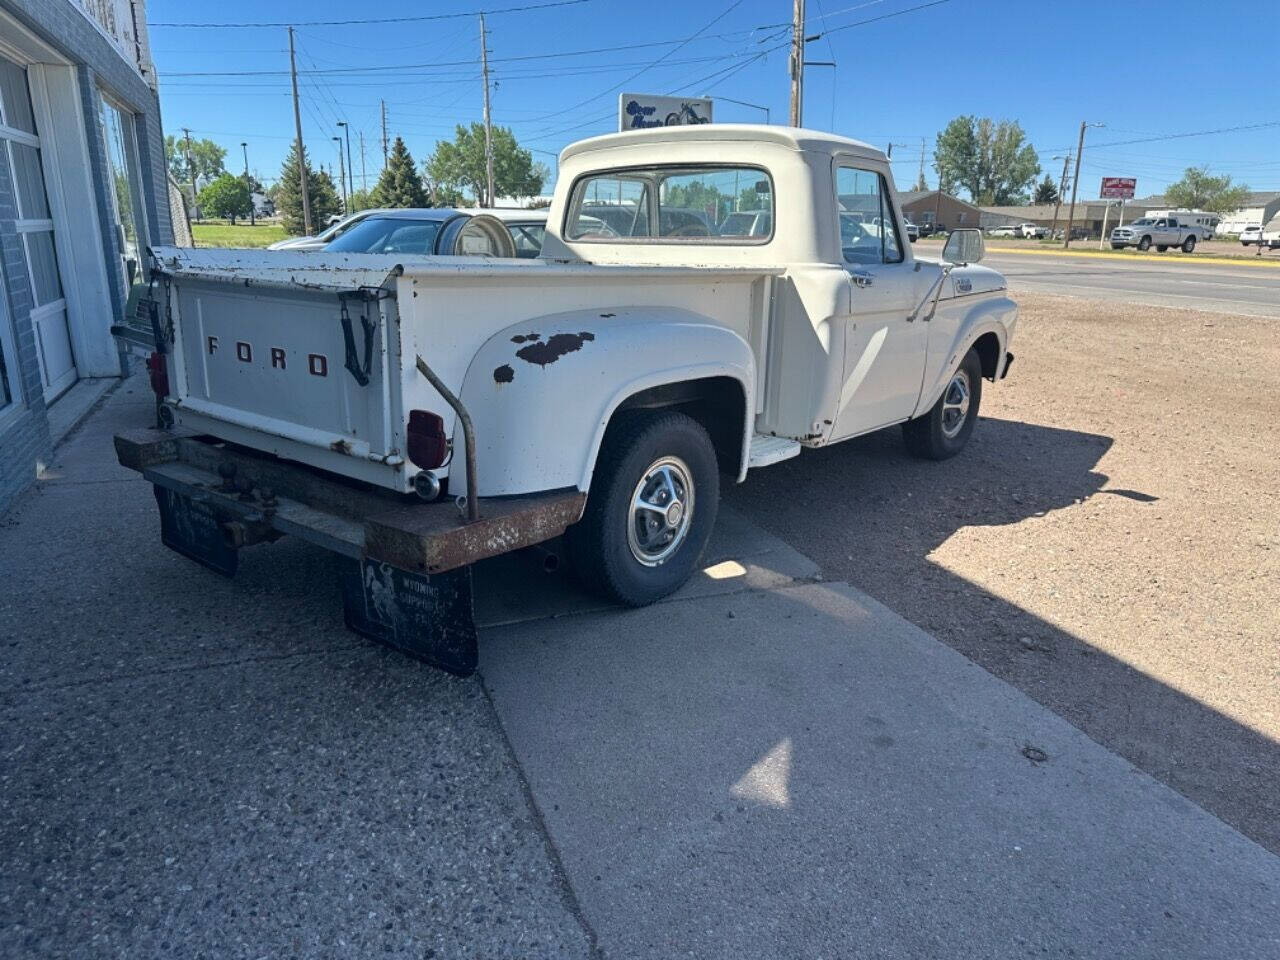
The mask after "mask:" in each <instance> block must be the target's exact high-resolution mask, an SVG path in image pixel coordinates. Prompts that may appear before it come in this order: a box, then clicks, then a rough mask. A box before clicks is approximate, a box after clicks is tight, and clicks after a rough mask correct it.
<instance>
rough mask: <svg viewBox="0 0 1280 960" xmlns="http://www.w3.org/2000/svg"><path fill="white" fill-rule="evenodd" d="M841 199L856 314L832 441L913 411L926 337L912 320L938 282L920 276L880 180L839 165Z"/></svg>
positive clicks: (849, 322)
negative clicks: (933, 283) (932, 283)
mask: <svg viewBox="0 0 1280 960" xmlns="http://www.w3.org/2000/svg"><path fill="white" fill-rule="evenodd" d="M836 195H837V197H836V199H837V202H838V205H839V218H840V247H841V253H842V255H843V258H844V264H845V269H846V270H848V272H849V283H850V311H849V313H850V315H849V316H848V317H846V318H845V347H844V361H843V364H844V370H843V377H842V386H841V390H840V397H839V402H838V405H837V408H836V416H835V424H834V426H833V427H832V433H831V439H833V440H839V439H841V438H843V437H849V436H853V435H854V434H858V433H865V432H867V431H868V430H874V429H876V428H877V427H882V426H885V425H887V424H890V423H895V422H897V421H900V420H905V419H907V417H909V416H910V415H911V413H912V411H913V410H915V406H916V401H917V399H918V398H919V396H920V384H921V380H922V378H923V377H924V364H925V348H926V342H927V341H926V335H927V333H928V331H927V330H926V329H925V328H926V324H924V323H921V322H919V321H915V322H913V321H910V320H908V319H907V317H908V316H910V315H911V311H912V310H913V309H914V308H915V306H916V304H917V303H918V302H919V300H920V298H921V297H923V296H924V292H925V287H926V286H927V284H928V281H929V280H930V279H932V278H933V277H935V276H936V273H928V274H927V276H926V273H927V271H924V270H921V271H918V272H917V270H916V265H915V264H914V263H913V262H912V261H911V259H910V258H909V257H907V255H906V244H905V243H904V236H905V235H904V233H903V231H902V229H901V226H900V224H899V223H898V220H897V218H896V216H895V214H894V211H893V203H892V201H891V200H890V194H889V189H888V185H887V183H886V182H885V178H884V176H883V175H882V174H880V173H878V172H876V171H874V170H868V169H860V168H858V167H853V166H838V167H837V168H836Z"/></svg>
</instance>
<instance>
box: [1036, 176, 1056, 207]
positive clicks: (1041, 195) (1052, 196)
mask: <svg viewBox="0 0 1280 960" xmlns="http://www.w3.org/2000/svg"><path fill="white" fill-rule="evenodd" d="M1033 199H1034V200H1035V202H1036V203H1046V204H1047V203H1057V202H1058V185H1057V184H1056V183H1054V182H1053V177H1051V176H1049V174H1047V173H1046V174H1045V175H1044V179H1043V180H1041V181H1040V182H1039V183H1037V184H1036V193H1035V197H1034V198H1033Z"/></svg>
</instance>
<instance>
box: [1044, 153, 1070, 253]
mask: <svg viewBox="0 0 1280 960" xmlns="http://www.w3.org/2000/svg"><path fill="white" fill-rule="evenodd" d="M1053 159H1055V160H1057V159H1058V158H1057V157H1054V158H1053ZM1070 163H1071V154H1069V153H1068V154H1067V155H1066V156H1065V157H1063V158H1062V179H1061V180H1059V181H1058V198H1057V199H1056V200H1054V201H1053V226H1052V227H1051V228H1050V230H1049V239H1051V240H1052V239H1053V235H1054V234H1055V233H1057V232H1058V211H1060V210H1061V209H1062V195H1063V194H1064V193H1066V192H1067V166H1068V164H1070Z"/></svg>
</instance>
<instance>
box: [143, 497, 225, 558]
mask: <svg viewBox="0 0 1280 960" xmlns="http://www.w3.org/2000/svg"><path fill="white" fill-rule="evenodd" d="M151 489H152V490H153V491H154V492H155V495H156V504H157V505H158V506H159V507H160V539H161V540H162V541H163V542H164V545H165V546H166V547H168V548H169V549H170V550H176V551H177V552H178V553H180V554H182V555H183V556H184V557H187V558H188V559H190V560H194V561H195V562H196V563H198V564H201V565H202V566H205V567H208V568H209V569H210V570H213V571H214V572H216V573H220V574H222V575H223V576H226V577H230V576H234V575H235V572H236V566H237V564H238V563H239V561H240V554H239V551H237V550H236V549H235V548H234V547H230V546H228V545H227V542H226V540H225V539H223V536H222V520H223V518H221V517H219V516H218V514H217V513H216V512H215V511H214V509H213V508H212V507H211V506H209V505H208V504H207V503H201V502H200V501H198V500H193V499H191V498H190V497H188V496H186V495H185V494H181V493H177V492H176V491H173V490H170V489H169V488H167V487H161V486H159V485H157V484H152V485H151Z"/></svg>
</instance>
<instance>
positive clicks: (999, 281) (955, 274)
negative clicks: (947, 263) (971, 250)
mask: <svg viewBox="0 0 1280 960" xmlns="http://www.w3.org/2000/svg"><path fill="white" fill-rule="evenodd" d="M1008 286H1009V284H1008V281H1006V280H1005V278H1004V274H1003V273H1001V272H1000V271H999V270H992V269H991V268H990V267H984V266H982V265H980V264H976V263H970V264H965V265H964V266H959V267H956V268H955V269H954V270H952V271H951V276H950V277H948V278H947V288H948V289H946V290H944V291H943V292H942V295H943V297H944V298H945V297H970V296H974V295H976V294H981V293H995V292H996V291H997V290H1004V289H1006V288H1007V287H1008Z"/></svg>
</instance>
